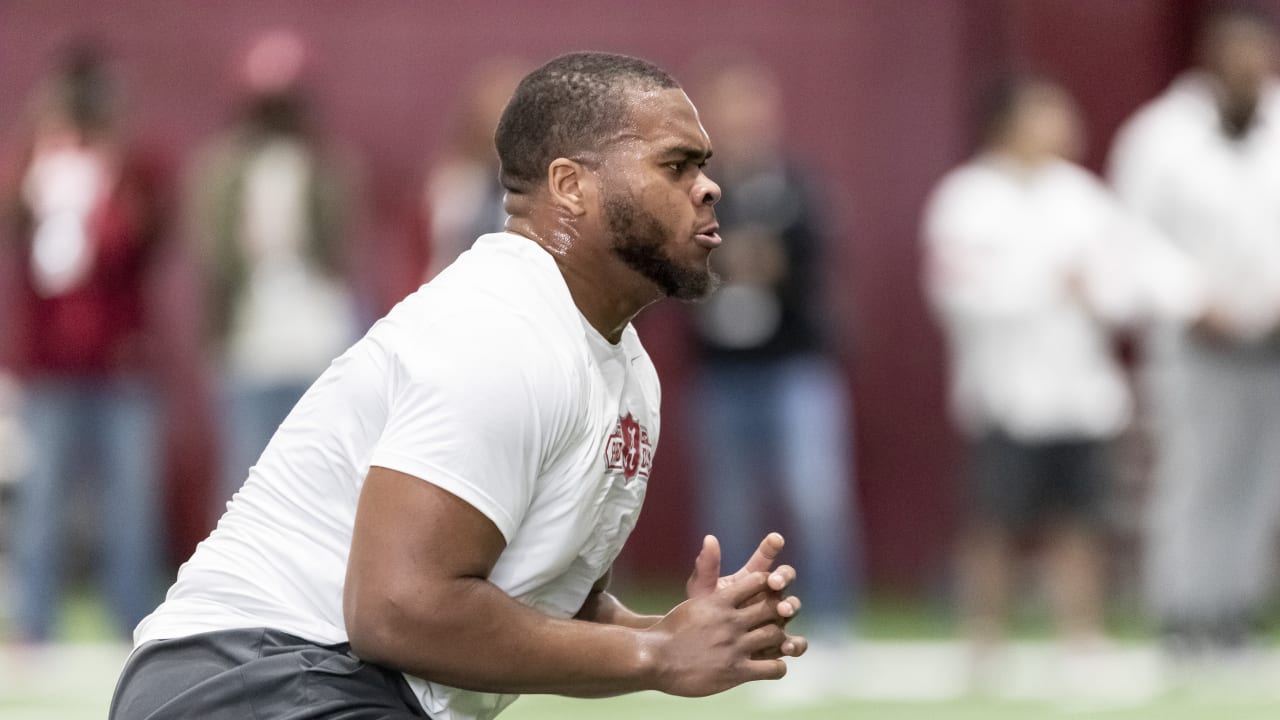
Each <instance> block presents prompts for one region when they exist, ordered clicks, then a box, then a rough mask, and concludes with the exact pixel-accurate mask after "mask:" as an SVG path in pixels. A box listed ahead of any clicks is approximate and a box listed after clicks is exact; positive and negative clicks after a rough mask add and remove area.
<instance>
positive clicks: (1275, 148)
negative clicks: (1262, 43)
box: [1110, 71, 1280, 356]
mask: <svg viewBox="0 0 1280 720" xmlns="http://www.w3.org/2000/svg"><path fill="white" fill-rule="evenodd" d="M1257 114H1258V119H1257V121H1256V122H1255V124H1254V126H1253V127H1252V128H1251V129H1250V130H1249V132H1248V134H1246V135H1245V136H1244V137H1242V138H1240V139H1238V140H1232V139H1230V138H1228V137H1227V136H1226V135H1225V134H1224V133H1223V132H1222V129H1221V128H1222V120H1221V118H1220V116H1219V112H1218V109H1217V101H1216V100H1215V89H1214V86H1213V81H1212V79H1211V78H1210V77H1209V76H1207V75H1205V74H1203V73H1200V72H1195V71H1193V72H1188V73H1186V74H1184V75H1183V76H1181V77H1179V78H1178V79H1177V80H1176V81H1175V82H1174V83H1173V84H1172V85H1171V86H1170V87H1169V89H1168V90H1167V91H1166V92H1165V93H1164V94H1163V95H1161V96H1160V97H1159V98H1156V99H1155V100H1153V101H1151V102H1150V103H1148V104H1147V105H1145V106H1144V107H1143V108H1142V109H1140V110H1139V111H1138V112H1137V113H1135V114H1134V116H1133V118H1131V119H1130V120H1129V121H1128V122H1126V123H1125V125H1124V126H1123V127H1122V128H1121V129H1120V131H1119V132H1118V133H1117V134H1116V142H1115V146H1114V148H1113V149H1112V154H1111V168H1110V174H1111V178H1112V180H1113V182H1114V183H1115V187H1116V191H1117V192H1118V193H1119V195H1120V197H1121V198H1122V199H1123V200H1124V201H1125V202H1126V203H1127V204H1129V205H1130V206H1131V207H1132V208H1133V209H1134V210H1136V211H1138V212H1139V213H1141V214H1143V215H1144V216H1146V217H1147V218H1150V220H1151V221H1152V222H1154V223H1155V224H1156V225H1158V226H1159V227H1160V228H1161V230H1162V231H1163V232H1164V234H1165V235H1166V236H1167V238H1168V239H1169V240H1171V241H1172V242H1173V243H1174V244H1175V245H1176V246H1177V247H1179V248H1181V249H1182V250H1183V251H1184V252H1185V253H1186V254H1187V255H1188V256H1190V257H1191V258H1192V259H1193V260H1194V262H1195V264H1196V266H1197V267H1198V269H1199V270H1200V272H1201V274H1202V276H1203V277H1204V280H1205V284H1206V288H1207V292H1208V293H1209V294H1210V297H1211V299H1212V302H1213V303H1214V304H1215V309H1216V310H1217V311H1218V312H1219V313H1221V314H1222V315H1223V316H1224V317H1225V318H1226V319H1228V320H1229V321H1230V322H1231V324H1232V325H1233V327H1234V329H1235V331H1236V334H1237V335H1238V336H1239V337H1240V339H1242V340H1253V339H1258V338H1261V337H1263V336H1265V335H1267V334H1269V333H1271V332H1272V331H1273V330H1274V329H1275V327H1276V326H1277V324H1278V323H1280V211H1278V210H1277V208H1280V80H1277V79H1275V78H1271V79H1269V80H1268V81H1267V83H1266V84H1265V85H1264V89H1263V92H1262V97H1261V99H1260V100H1259V102H1258V109H1257ZM1173 330H1174V332H1173V333H1170V334H1168V335H1167V336H1166V337H1163V338H1157V344H1156V346H1155V348H1154V349H1155V350H1156V352H1157V354H1159V355H1161V356H1163V355H1164V354H1165V353H1166V352H1168V351H1176V349H1177V347H1179V345H1178V337H1177V329H1176V328H1174V329H1173Z"/></svg>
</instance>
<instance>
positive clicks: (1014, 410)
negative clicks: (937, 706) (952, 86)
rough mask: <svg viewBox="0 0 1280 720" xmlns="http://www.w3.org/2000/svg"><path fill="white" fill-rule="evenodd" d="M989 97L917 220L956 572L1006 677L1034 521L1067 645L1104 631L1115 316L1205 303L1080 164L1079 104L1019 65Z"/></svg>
mask: <svg viewBox="0 0 1280 720" xmlns="http://www.w3.org/2000/svg"><path fill="white" fill-rule="evenodd" d="M989 100H990V102H989V105H988V107H986V108H985V109H984V110H985V117H984V122H983V124H982V127H983V132H984V134H983V142H982V147H981V148H980V150H979V152H978V154H977V155H976V156H975V157H974V158H973V159H971V160H969V161H968V162H966V163H965V164H963V165H961V166H960V167H959V168H956V169H955V170H953V171H951V172H950V173H948V174H947V176H946V177H945V178H943V180H942V181H941V182H940V183H939V185H938V187H937V188H936V189H935V191H934V193H933V196H932V197H931V199H930V202H929V205H928V207H927V209H926V211H925V217H924V239H925V243H926V267H925V284H926V288H927V292H928V295H929V299H930V301H931V303H932V305H933V307H934V309H935V311H936V313H937V317H938V320H939V322H940V323H941V325H942V327H943V330H944V331H945V334H946V338H947V341H948V346H949V348H948V349H949V356H950V365H951V373H950V375H951V381H950V395H951V409H952V414H953V417H954V420H955V422H956V424H957V426H958V427H959V429H960V430H961V431H962V432H963V434H964V435H965V437H966V438H967V440H968V444H969V454H970V472H971V477H970V483H971V485H970V488H969V491H970V494H971V497H970V502H971V506H970V511H969V518H968V520H967V521H966V525H965V528H964V531H963V535H962V538H961V547H960V557H959V574H960V578H959V581H960V595H961V605H962V614H963V617H964V623H965V631H966V634H967V635H968V637H969V639H970V641H971V643H972V650H973V660H974V662H975V664H974V667H973V670H974V671H975V676H974V678H973V679H974V680H975V681H976V682H979V683H985V682H987V681H990V680H994V679H996V678H995V677H994V676H992V675H990V674H989V673H993V672H996V671H997V665H995V664H994V661H995V659H996V657H997V650H998V649H999V648H1000V646H1001V643H1002V641H1003V640H1004V632H1005V622H1006V618H1007V616H1008V614H1009V610H1010V608H1009V606H1010V597H1011V594H1012V590H1013V587H1012V586H1013V584H1014V579H1015V577H1016V574H1015V568H1016V566H1017V562H1016V557H1017V554H1018V553H1017V550H1018V548H1019V547H1020V545H1021V543H1022V541H1025V540H1027V539H1030V538H1031V537H1032V536H1033V534H1035V535H1039V534H1043V536H1044V537H1043V540H1044V552H1045V554H1046V556H1047V560H1048V563H1049V569H1048V572H1047V574H1046V577H1047V578H1048V580H1049V583H1050V587H1049V588H1048V594H1049V596H1050V600H1051V602H1052V607H1053V610H1054V616H1055V619H1056V622H1057V625H1058V631H1059V636H1060V638H1061V639H1062V640H1063V641H1064V643H1065V645H1066V649H1067V650H1068V658H1076V657H1082V656H1081V655H1080V654H1079V653H1080V652H1081V651H1088V650H1090V649H1091V648H1092V647H1093V646H1096V645H1097V644H1099V641H1100V640H1101V639H1102V637H1103V632H1104V631H1103V622H1102V603H1103V586H1102V582H1103V572H1102V570H1103V567H1102V566H1103V559H1102V556H1101V554H1100V552H1101V547H1100V542H1101V540H1102V532H1103V530H1104V523H1103V521H1104V509H1105V502H1106V499H1107V489H1108V484H1109V478H1110V476H1111V471H1112V467H1111V461H1110V459H1109V457H1108V443H1109V441H1110V440H1111V439H1112V438H1114V437H1115V436H1116V435H1117V434H1119V433H1120V432H1121V431H1122V430H1123V429H1124V428H1125V427H1126V425H1127V423H1128V422H1129V420H1130V412H1131V397H1130V391H1129V388H1128V385H1127V381H1126V377H1125V373H1124V369H1123V367H1122V365H1121V363H1120V362H1119V360H1118V359H1117V357H1116V356H1115V353H1114V352H1113V347H1112V339H1111V336H1110V333H1111V331H1112V327H1111V326H1113V325H1114V324H1116V323H1118V322H1121V321H1126V320H1130V319H1134V318H1136V317H1137V316H1138V314H1139V313H1142V312H1174V311H1181V312H1189V311H1190V310H1188V309H1187V308H1188V307H1194V302H1195V298H1194V294H1193V288H1194V284H1193V278H1192V276H1191V275H1190V271H1189V270H1188V269H1187V268H1186V267H1185V264H1183V265H1179V258H1177V257H1176V256H1173V255H1172V254H1161V253H1159V252H1158V248H1159V246H1158V245H1155V244H1154V241H1153V240H1152V238H1151V237H1150V231H1149V230H1146V229H1144V228H1143V227H1142V226H1141V224H1140V223H1139V222H1137V221H1136V220H1134V219H1133V218H1132V217H1130V216H1127V215H1126V214H1125V213H1124V212H1123V211H1122V209H1121V206H1120V205H1119V203H1118V201H1116V200H1115V198H1113V197H1112V196H1111V195H1110V194H1109V192H1108V191H1107V189H1106V188H1105V187H1104V186H1103V185H1102V183H1101V182H1100V181H1099V180H1098V179H1096V178H1095V177H1093V176H1092V175H1091V174H1089V173H1088V172H1087V171H1086V170H1084V169H1083V168H1081V167H1079V166H1078V165H1076V164H1075V163H1074V161H1075V159H1076V158H1077V157H1078V156H1079V153H1080V151H1081V145H1082V137H1081V135H1082V134H1081V130H1080V119H1079V117H1078V114H1077V110H1076V106H1075V104H1074V102H1073V101H1072V99H1071V98H1070V97H1069V96H1068V95H1067V93H1066V92H1065V91H1064V90H1063V89H1062V88H1061V87H1059V86H1058V85H1056V84H1054V83H1051V82H1049V81H1046V80H1043V79H1037V78H1021V79H1016V80H1013V81H1011V82H1008V83H1006V84H1005V85H1003V86H1001V87H1000V88H999V89H998V92H996V93H994V94H993V95H992V96H991V97H990V98H989ZM1144 241H1145V242H1144ZM1153 248H1154V249H1155V250H1156V251H1153ZM1170 285H1172V286H1173V287H1172V290H1170V289H1169V287H1168V286H1170ZM1179 288H1181V290H1180V289H1179ZM1077 667H1078V665H1077Z"/></svg>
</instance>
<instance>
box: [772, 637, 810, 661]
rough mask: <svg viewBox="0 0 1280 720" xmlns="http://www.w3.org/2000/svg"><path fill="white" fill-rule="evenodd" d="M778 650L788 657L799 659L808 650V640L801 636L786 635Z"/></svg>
mask: <svg viewBox="0 0 1280 720" xmlns="http://www.w3.org/2000/svg"><path fill="white" fill-rule="evenodd" d="M778 649H779V650H781V651H782V654H783V655H786V656H788V657H800V656H801V655H803V654H804V653H805V651H806V650H808V649H809V640H808V639H807V638H805V637H803V636H801V635H788V636H787V639H786V640H783V641H782V645H781V646H779V648H778Z"/></svg>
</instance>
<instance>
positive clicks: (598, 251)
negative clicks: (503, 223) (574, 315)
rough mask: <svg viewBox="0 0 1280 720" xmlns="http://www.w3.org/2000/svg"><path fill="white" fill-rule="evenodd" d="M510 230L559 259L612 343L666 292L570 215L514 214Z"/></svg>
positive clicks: (576, 295) (576, 297)
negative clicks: (547, 219) (587, 235)
mask: <svg viewBox="0 0 1280 720" xmlns="http://www.w3.org/2000/svg"><path fill="white" fill-rule="evenodd" d="M506 229H507V231H508V232H512V233H515V234H517V235H521V236H523V237H526V238H529V239H530V240H532V241H533V242H535V243H537V244H538V245H540V246H541V247H542V249H543V250H546V251H547V253H548V254H550V255H551V257H552V258H554V259H555V261H556V266H557V267H559V268H560V274H561V275H562V276H563V277H564V282H565V285H566V286H567V287H568V289H569V295H570V297H572V298H573V302H574V304H575V305H577V306H578V311H579V312H581V313H582V316H583V317H585V318H586V319H587V322H588V323H590V324H591V326H592V327H593V328H595V329H596V331H597V332H599V333H600V335H601V336H603V337H604V338H605V339H606V340H607V341H609V342H610V343H614V344H617V343H618V342H619V341H620V340H621V339H622V333H623V331H624V330H626V327H627V325H628V324H630V323H631V321H632V319H634V318H635V316H636V315H638V314H639V313H640V311H641V310H643V309H644V308H645V307H647V306H648V305H650V304H651V303H653V302H654V301H655V300H658V299H659V298H660V297H661V293H659V292H658V291H657V289H656V288H654V287H653V286H652V284H650V283H649V282H648V281H646V280H643V279H642V278H639V277H638V275H637V274H636V273H635V272H634V271H632V270H630V269H629V268H626V267H625V266H624V265H623V264H622V263H621V262H618V261H617V260H616V258H614V257H613V253H612V251H611V250H610V249H609V248H608V246H607V243H606V242H604V241H603V240H602V239H595V238H584V237H583V235H582V233H581V232H580V231H579V229H578V228H577V227H576V226H575V225H574V224H573V223H572V222H571V221H567V220H560V221H553V222H538V219H537V218H536V217H520V216H512V217H510V218H509V219H508V220H507V228H506Z"/></svg>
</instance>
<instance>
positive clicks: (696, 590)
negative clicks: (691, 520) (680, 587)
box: [685, 535, 720, 597]
mask: <svg viewBox="0 0 1280 720" xmlns="http://www.w3.org/2000/svg"><path fill="white" fill-rule="evenodd" d="M719 579H720V541H719V540H717V539H716V536H715V535H707V536H706V537H704V538H702V549H700V550H699V551H698V557H697V558H695V559H694V561H693V574H692V575H690V576H689V581H688V582H687V583H685V591H686V592H687V593H688V596H689V597H697V596H699V595H707V594H710V593H712V592H714V591H715V589H716V583H717V581H718V580H719Z"/></svg>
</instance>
